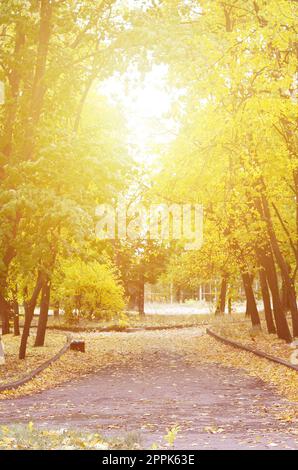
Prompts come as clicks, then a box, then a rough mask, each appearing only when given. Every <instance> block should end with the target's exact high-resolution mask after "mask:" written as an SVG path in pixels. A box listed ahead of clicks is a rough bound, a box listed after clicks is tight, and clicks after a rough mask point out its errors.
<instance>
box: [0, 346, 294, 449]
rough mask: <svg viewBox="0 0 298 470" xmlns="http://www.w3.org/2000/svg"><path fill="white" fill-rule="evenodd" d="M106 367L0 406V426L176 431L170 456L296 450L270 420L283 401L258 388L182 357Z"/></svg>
mask: <svg viewBox="0 0 298 470" xmlns="http://www.w3.org/2000/svg"><path fill="white" fill-rule="evenodd" d="M156 354H157V356H156V361H154V359H152V357H150V358H146V357H145V358H144V359H143V360H142V361H141V362H140V363H139V364H138V365H135V366H132V367H127V366H123V367H120V368H118V369H117V370H113V369H110V368H109V367H107V368H105V369H103V370H101V371H100V372H98V373H96V374H93V375H90V376H87V377H84V378H81V379H78V380H76V381H75V382H74V383H68V384H64V385H63V386H59V387H57V388H55V389H52V390H48V391H44V392H42V393H39V394H35V395H32V396H27V397H23V398H18V399H13V400H9V401H1V402H0V423H3V424H4V423H6V424H7V423H13V422H28V421H33V422H34V423H36V424H39V425H41V426H45V427H48V428H56V427H59V428H61V427H70V428H76V429H80V430H82V429H84V428H85V429H91V430H96V431H99V432H101V433H102V434H104V435H107V436H111V435H113V436H115V435H123V434H125V433H129V432H137V433H138V434H139V435H140V436H141V439H142V442H143V445H144V446H147V447H150V446H151V444H152V443H153V442H157V443H158V442H162V441H163V437H162V436H163V435H164V434H165V432H166V428H169V427H171V426H172V425H175V424H178V425H180V427H181V431H180V433H179V434H178V437H177V439H176V443H175V447H176V448H177V449H204V448H206V449H245V448H246V449H250V448H251V449H254V448H258V449H259V448H263V449H286V448H292V449H293V448H296V449H298V442H297V435H296V440H295V435H292V434H290V433H289V432H288V426H289V425H288V424H284V423H283V422H281V421H279V420H277V419H276V418H274V413H272V410H274V409H275V408H276V409H278V408H279V409H280V408H283V407H285V406H286V405H287V402H286V400H283V399H281V398H280V397H279V396H278V395H276V394H275V392H274V390H272V389H271V388H270V387H268V386H267V385H265V384H264V383H263V382H262V381H260V380H258V379H255V378H251V377H248V376H247V375H245V374H244V373H243V372H242V371H239V370H234V369H230V368H225V367H222V366H220V365H216V364H198V365H197V366H193V365H190V364H189V363H187V362H186V361H185V360H184V357H183V356H181V355H178V354H177V355H165V354H164V353H163V355H162V357H159V353H158V352H157V353H156Z"/></svg>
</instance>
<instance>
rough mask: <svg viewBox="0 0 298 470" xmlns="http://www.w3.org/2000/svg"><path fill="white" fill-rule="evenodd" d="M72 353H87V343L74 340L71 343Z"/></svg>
mask: <svg viewBox="0 0 298 470" xmlns="http://www.w3.org/2000/svg"><path fill="white" fill-rule="evenodd" d="M70 349H71V351H80V352H85V341H82V340H74V341H72V342H71V343H70Z"/></svg>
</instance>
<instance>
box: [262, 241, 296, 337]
mask: <svg viewBox="0 0 298 470" xmlns="http://www.w3.org/2000/svg"><path fill="white" fill-rule="evenodd" d="M257 254H258V259H259V261H260V264H261V266H263V268H264V269H265V272H266V278H267V282H268V286H269V289H270V292H271V297H272V305H273V314H274V320H275V325H276V332H277V336H278V337H279V338H280V339H284V340H285V341H287V342H289V343H290V342H291V341H292V337H291V332H290V329H289V325H288V322H287V319H286V317H285V314H284V311H283V308H282V304H281V300H280V296H279V288H278V279H277V273H276V268H275V264H274V259H273V255H272V252H271V248H270V246H267V247H266V251H265V249H260V248H258V250H257Z"/></svg>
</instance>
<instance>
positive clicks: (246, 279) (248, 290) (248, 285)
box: [242, 273, 261, 329]
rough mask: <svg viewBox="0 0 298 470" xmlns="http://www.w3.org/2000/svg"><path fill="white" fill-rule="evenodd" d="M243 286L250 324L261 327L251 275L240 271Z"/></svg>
mask: <svg viewBox="0 0 298 470" xmlns="http://www.w3.org/2000/svg"><path fill="white" fill-rule="evenodd" d="M242 280H243V287H244V290H245V295H246V300H247V304H248V305H249V313H250V318H251V323H252V326H254V327H259V328H260V329H261V322H260V317H259V312H258V309H257V304H256V300H255V296H254V292H253V288H252V281H251V276H250V274H249V273H242Z"/></svg>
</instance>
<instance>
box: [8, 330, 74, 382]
mask: <svg viewBox="0 0 298 470" xmlns="http://www.w3.org/2000/svg"><path fill="white" fill-rule="evenodd" d="M34 340H35V335H34V334H32V336H31V337H30V338H29V341H28V348H27V356H26V359H24V360H22V361H20V360H19V359H18V352H19V345H20V337H19V336H17V337H16V336H13V335H11V334H10V335H5V336H2V342H3V345H4V350H5V365H3V366H0V385H5V384H7V383H9V382H14V381H15V380H18V379H21V378H22V377H24V376H25V375H27V374H28V373H30V372H31V371H32V370H33V369H35V368H36V367H38V366H40V365H41V364H42V363H43V362H45V361H46V360H48V359H50V358H51V357H52V356H54V355H55V354H56V353H57V352H58V351H59V350H60V349H61V348H62V347H63V346H64V344H65V341H66V337H65V334H64V333H62V332H56V331H48V332H47V336H46V341H45V346H44V347H38V348H35V347H34Z"/></svg>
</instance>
